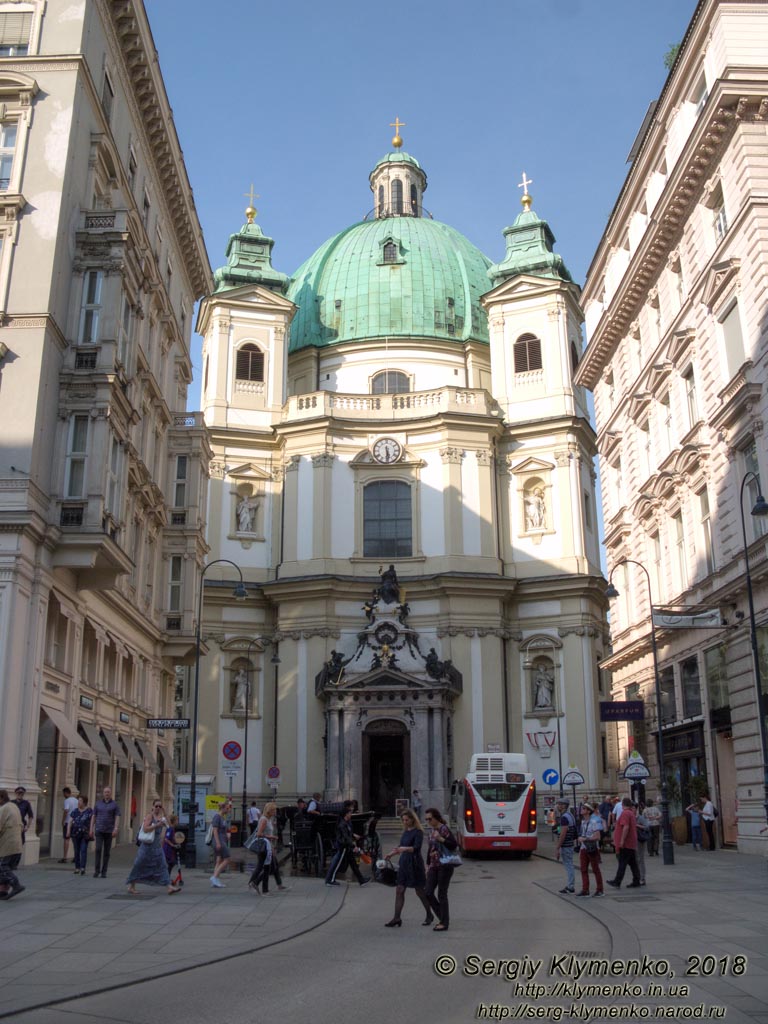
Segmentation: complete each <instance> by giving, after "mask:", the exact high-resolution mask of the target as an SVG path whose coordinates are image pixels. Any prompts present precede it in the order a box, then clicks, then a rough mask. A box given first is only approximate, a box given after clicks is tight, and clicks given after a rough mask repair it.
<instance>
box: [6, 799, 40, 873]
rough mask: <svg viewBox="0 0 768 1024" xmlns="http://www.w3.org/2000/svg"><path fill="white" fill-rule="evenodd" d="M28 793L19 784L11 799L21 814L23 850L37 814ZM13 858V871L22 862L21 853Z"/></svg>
mask: <svg viewBox="0 0 768 1024" xmlns="http://www.w3.org/2000/svg"><path fill="white" fill-rule="evenodd" d="M26 793H27V791H26V789H25V788H24V787H23V786H17V787H16V789H15V790H14V798H13V800H11V803H12V804H16V806H17V807H18V808H19V814H20V815H21V846H22V850H23V848H24V844H25V843H26V841H27V831H28V830H29V827H30V825H31V824H32V822H33V821H34V819H35V815H34V812H33V810H32V804H31V803H30V802H29V800H27V796H26ZM13 859H14V860H15V862H16V863H15V864H11V866H10V867H11V871H15V870H16V868H17V867H18V866H19V864H20V863H21V854H20V853H18V854H16V856H15V858H13Z"/></svg>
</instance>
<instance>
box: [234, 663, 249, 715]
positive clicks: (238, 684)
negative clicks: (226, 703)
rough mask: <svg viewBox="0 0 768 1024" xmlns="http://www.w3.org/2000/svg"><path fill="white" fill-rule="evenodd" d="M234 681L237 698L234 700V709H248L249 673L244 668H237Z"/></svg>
mask: <svg viewBox="0 0 768 1024" xmlns="http://www.w3.org/2000/svg"><path fill="white" fill-rule="evenodd" d="M232 682H233V683H234V684H235V698H234V700H233V701H232V710H233V711H246V710H247V708H248V674H247V673H246V671H245V669H244V668H240V669H238V670H237V673H236V674H235V677H234V679H233V680H232Z"/></svg>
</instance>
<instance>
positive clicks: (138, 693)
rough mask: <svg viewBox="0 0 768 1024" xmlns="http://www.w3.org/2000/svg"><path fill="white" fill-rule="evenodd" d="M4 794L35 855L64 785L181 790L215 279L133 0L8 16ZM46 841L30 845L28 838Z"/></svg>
mask: <svg viewBox="0 0 768 1024" xmlns="http://www.w3.org/2000/svg"><path fill="white" fill-rule="evenodd" d="M0 94H1V96H2V106H1V107H0V206H1V207H2V211H3V216H2V218H0V220H1V223H0V353H2V357H1V358H0V786H4V787H7V788H9V789H12V788H13V787H14V786H16V785H17V784H22V785H24V786H26V788H27V795H28V797H29V798H30V799H31V801H32V803H33V805H34V808H35V813H36V816H37V825H36V829H34V830H33V831H31V832H30V833H29V834H28V839H27V844H26V858H27V860H28V861H33V860H36V859H37V857H38V856H39V855H45V854H53V855H59V856H60V852H61V828H60V822H61V788H62V787H63V786H64V785H69V786H70V787H72V789H73V790H74V791H75V792H76V793H77V792H82V793H85V794H87V795H88V796H89V798H90V800H91V802H93V800H94V799H95V797H96V796H97V795H99V794H100V792H101V790H102V788H103V787H104V786H105V785H107V784H110V785H111V786H112V789H113V790H114V792H115V793H116V795H117V799H118V801H119V803H120V804H121V807H122V811H123V819H122V820H123V834H124V836H125V835H127V834H128V831H129V818H130V809H131V804H132V803H134V804H135V805H136V806H137V807H138V808H141V807H143V806H144V805H145V804H146V801H147V800H148V799H149V798H150V797H151V796H152V795H153V794H156V793H159V794H161V795H162V796H163V797H165V798H167V797H168V796H169V795H170V793H171V789H172V785H173V774H174V773H173V750H172V747H173V741H174V735H173V734H172V733H165V734H159V733H157V732H156V731H148V730H147V728H146V724H147V718H149V717H155V716H166V715H169V714H170V713H172V711H173V709H174V696H175V695H174V687H175V675H174V666H175V664H176V663H178V662H179V661H180V660H181V659H182V658H183V657H184V656H185V655H186V654H187V653H188V652H189V649H190V639H189V637H190V635H192V633H193V621H192V617H193V609H194V594H195V587H196V566H197V565H198V563H200V562H202V560H203V559H204V554H205V544H204V539H203V526H204V510H205V498H206V482H207V465H208V458H209V454H210V453H209V447H208V442H207V440H206V433H205V429H204V426H203V423H202V417H201V415H200V414H199V413H189V412H187V388H188V386H189V383H190V380H191V361H190V355H189V339H190V331H191V323H192V312H193V308H194V302H195V299H196V298H197V297H198V296H200V295H202V294H204V293H207V292H209V291H210V287H211V277H210V268H209V265H208V260H207V257H206V252H205V248H204V245H203V241H202V237H201V232H200V227H199V223H198V220H197V215H196V212H195V206H194V202H193V198H192V193H191V189H190V186H189V182H188V180H187V176H186V171H185V167H184V161H183V157H182V153H181V150H180V147H179V144H178V140H177V138H176V134H175V130H174V128H173V119H172V115H171V111H170V107H169V104H168V100H167V97H166V94H165V89H164V86H163V82H162V78H161V75H160V71H159V69H158V65H157V60H156V54H155V48H154V44H153V40H152V35H151V32H150V29H149V25H148V23H147V19H146V15H145V12H144V8H143V5H142V4H141V3H134V2H128V0H125V2H109V3H107V2H103V0H94V2H88V3H82V4H72V3H70V2H68V0H66V2H65V0H28V2H4V3H0ZM35 833H36V834H35Z"/></svg>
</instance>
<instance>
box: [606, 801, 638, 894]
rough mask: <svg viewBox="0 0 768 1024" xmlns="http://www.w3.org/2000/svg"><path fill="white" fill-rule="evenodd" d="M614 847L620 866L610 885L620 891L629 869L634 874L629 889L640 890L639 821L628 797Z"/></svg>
mask: <svg viewBox="0 0 768 1024" xmlns="http://www.w3.org/2000/svg"><path fill="white" fill-rule="evenodd" d="M613 845H614V846H615V847H616V852H617V853H618V855H619V865H618V870H617V872H616V877H615V878H609V879H608V885H610V886H612V887H613V888H614V889H620V888H621V883H622V881H623V879H624V872H625V871H626V870H627V868H629V869H630V871H631V872H632V881H631V882H630V884H629V886H628V887H627V888H629V889H639V888H640V872H639V871H638V868H637V819H636V818H635V812H634V810H633V807H632V801H631V800H630V799H629V797H628V796H625V797H624V800H623V801H622V808H621V814H620V815H619V818H618V821H617V823H616V828H615V829H614V833H613Z"/></svg>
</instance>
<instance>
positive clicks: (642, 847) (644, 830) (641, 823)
mask: <svg viewBox="0 0 768 1024" xmlns="http://www.w3.org/2000/svg"><path fill="white" fill-rule="evenodd" d="M636 821H637V870H638V871H639V872H640V885H645V851H646V848H647V846H648V840H649V839H650V838H651V830H650V828H649V825H648V818H647V817H646V816H645V804H643V803H638V804H637V806H636Z"/></svg>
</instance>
